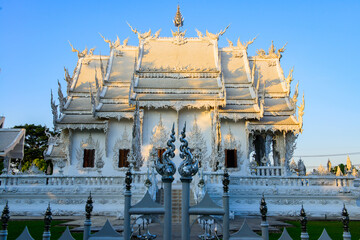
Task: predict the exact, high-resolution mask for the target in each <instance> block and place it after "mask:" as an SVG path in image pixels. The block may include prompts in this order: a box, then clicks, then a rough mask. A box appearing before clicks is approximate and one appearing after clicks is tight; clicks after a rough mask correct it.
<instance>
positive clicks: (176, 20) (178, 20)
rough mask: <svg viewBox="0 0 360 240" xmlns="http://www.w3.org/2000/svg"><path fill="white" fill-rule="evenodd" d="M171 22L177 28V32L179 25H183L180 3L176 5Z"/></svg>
mask: <svg viewBox="0 0 360 240" xmlns="http://www.w3.org/2000/svg"><path fill="white" fill-rule="evenodd" d="M173 23H174V25H175V27H177V28H178V32H180V27H182V26H183V25H184V18H183V16H182V15H181V12H180V5H178V6H177V11H176V15H175V18H174V20H173Z"/></svg>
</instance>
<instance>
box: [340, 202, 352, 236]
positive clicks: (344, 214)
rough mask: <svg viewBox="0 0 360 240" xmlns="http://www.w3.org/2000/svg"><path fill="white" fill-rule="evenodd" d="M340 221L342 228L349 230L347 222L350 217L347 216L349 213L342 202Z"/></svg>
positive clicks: (345, 230)
mask: <svg viewBox="0 0 360 240" xmlns="http://www.w3.org/2000/svg"><path fill="white" fill-rule="evenodd" d="M341 221H342V223H343V228H344V232H349V222H350V218H349V214H348V211H347V209H346V207H345V203H344V207H343V209H342V217H341Z"/></svg>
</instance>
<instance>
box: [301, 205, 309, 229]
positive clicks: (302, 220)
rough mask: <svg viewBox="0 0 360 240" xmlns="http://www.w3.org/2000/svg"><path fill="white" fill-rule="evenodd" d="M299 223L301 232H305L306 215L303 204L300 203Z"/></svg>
mask: <svg viewBox="0 0 360 240" xmlns="http://www.w3.org/2000/svg"><path fill="white" fill-rule="evenodd" d="M300 223H301V232H303V233H306V224H307V217H306V213H305V210H304V206H303V205H301V211H300Z"/></svg>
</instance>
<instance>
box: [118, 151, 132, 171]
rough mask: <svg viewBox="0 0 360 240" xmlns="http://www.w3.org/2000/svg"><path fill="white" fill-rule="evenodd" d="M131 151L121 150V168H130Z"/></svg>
mask: <svg viewBox="0 0 360 240" xmlns="http://www.w3.org/2000/svg"><path fill="white" fill-rule="evenodd" d="M129 152H130V150H129V149H119V165H118V167H119V168H123V167H128V166H129V162H128V161H127V158H128V154H129Z"/></svg>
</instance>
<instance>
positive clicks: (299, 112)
mask: <svg viewBox="0 0 360 240" xmlns="http://www.w3.org/2000/svg"><path fill="white" fill-rule="evenodd" d="M298 108H299V110H298V115H299V116H298V121H299V125H300V133H302V131H303V128H302V127H303V116H304V109H305V93H303V97H302V103H301V105H300V106H299V107H298Z"/></svg>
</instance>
